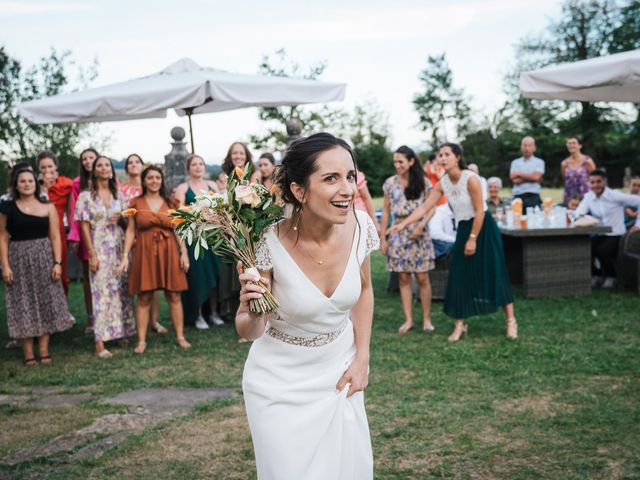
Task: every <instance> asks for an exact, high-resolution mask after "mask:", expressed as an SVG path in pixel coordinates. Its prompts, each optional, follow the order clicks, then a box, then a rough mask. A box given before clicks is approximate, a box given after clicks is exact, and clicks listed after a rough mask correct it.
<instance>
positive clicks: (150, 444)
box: [89, 404, 255, 479]
mask: <svg viewBox="0 0 640 480" xmlns="http://www.w3.org/2000/svg"><path fill="white" fill-rule="evenodd" d="M125 448H126V445H125ZM120 450H121V451H118V452H116V453H115V454H114V455H110V456H109V458H108V459H107V460H106V465H104V466H103V467H102V468H100V469H96V470H94V472H92V475H91V476H90V477H89V478H103V477H105V476H107V472H109V471H113V469H114V468H117V471H118V477H119V478H122V479H129V478H149V479H158V478H166V475H167V474H168V473H169V472H175V471H176V470H182V471H183V472H184V474H185V475H187V476H188V477H191V478H224V479H239V478H248V477H251V474H253V475H255V473H252V472H255V467H254V462H253V449H252V445H251V437H250V434H249V425H248V423H247V418H246V414H245V410H244V406H243V405H242V404H236V405H231V406H228V407H223V408H220V409H216V410H214V411H210V412H206V413H203V414H198V415H196V416H194V417H192V418H190V419H188V420H186V421H183V420H177V421H175V422H169V423H168V424H166V425H163V426H161V427H159V428H158V429H157V430H155V431H152V432H149V433H148V434H145V435H144V436H143V438H142V440H141V441H140V442H139V443H137V444H136V445H135V446H133V447H131V448H128V449H127V450H126V451H124V449H123V448H120ZM140 465H144V471H145V472H144V476H143V477H141V476H140V470H139V468H140Z"/></svg>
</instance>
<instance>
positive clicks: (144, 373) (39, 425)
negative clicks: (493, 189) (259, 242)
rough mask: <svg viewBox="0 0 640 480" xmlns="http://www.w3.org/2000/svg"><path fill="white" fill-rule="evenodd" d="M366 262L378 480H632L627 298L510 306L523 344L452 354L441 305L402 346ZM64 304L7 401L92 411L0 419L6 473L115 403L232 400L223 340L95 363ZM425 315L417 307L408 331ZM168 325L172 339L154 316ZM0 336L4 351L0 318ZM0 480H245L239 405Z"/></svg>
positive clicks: (124, 353) (631, 329) (9, 373)
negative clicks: (47, 393) (208, 392)
mask: <svg viewBox="0 0 640 480" xmlns="http://www.w3.org/2000/svg"><path fill="white" fill-rule="evenodd" d="M373 260H374V261H373V270H374V287H375V292H376V308H375V318H374V331H373V339H372V352H371V354H372V356H371V376H370V386H369V388H368V389H367V393H366V400H367V410H368V415H369V421H370V428H371V435H372V440H373V448H374V458H375V469H376V478H379V479H385V480H386V479H428V478H451V479H475V478H478V479H513V480H518V479H529V478H532V479H538V478H545V479H591V478H592V479H613V478H620V479H623V478H624V479H632V478H640V449H639V448H638V444H639V442H640V408H638V407H639V401H638V399H640V384H639V382H638V365H639V364H640V347H639V345H640V344H639V337H640V333H639V328H638V322H639V320H640V298H639V297H638V295H637V293H635V294H634V293H633V292H628V291H622V290H618V291H613V292H604V291H597V292H595V293H594V294H592V295H589V296H582V297H574V298H553V299H537V300H528V299H523V298H522V297H521V295H519V292H518V291H516V293H517V298H516V313H517V317H518V319H519V324H520V339H519V340H518V341H516V342H511V341H508V340H507V339H506V338H505V337H504V321H503V319H502V317H501V315H500V314H495V315H491V316H486V317H480V318H477V319H474V320H472V321H471V322H470V328H469V336H468V338H465V339H464V340H462V341H461V342H459V343H457V344H448V343H447V342H446V336H447V335H448V333H449V332H450V330H451V328H452V325H453V323H452V321H451V320H450V319H448V318H446V317H445V316H444V315H443V314H442V307H441V305H440V304H438V303H436V304H434V308H433V319H434V324H435V326H436V332H435V334H433V335H428V334H424V333H422V332H411V333H409V334H408V335H406V336H403V337H399V336H398V335H397V334H396V330H397V328H398V326H399V325H400V323H401V322H402V320H401V318H400V315H399V312H400V300H399V297H398V296H397V295H396V294H389V293H386V291H385V284H386V272H385V271H384V261H383V259H382V257H381V256H380V255H379V254H376V255H375V256H374V259H373ZM70 298H71V300H70V301H71V309H72V311H73V313H74V314H75V315H76V317H77V318H78V319H79V321H80V325H78V326H76V327H75V328H74V329H72V330H71V331H70V332H66V333H64V334H61V335H57V336H55V337H54V340H53V344H52V347H51V352H52V354H53V355H54V358H55V365H54V366H53V367H51V368H44V367H36V368H31V369H27V368H25V367H23V366H22V365H21V357H20V352H19V351H18V350H0V364H1V365H2V368H1V369H0V389H1V391H2V392H1V393H16V392H18V391H19V389H20V388H21V387H25V386H37V385H54V386H59V387H61V388H63V389H65V390H67V391H69V392H74V391H80V390H90V391H92V392H95V395H96V400H92V401H89V402H84V403H82V404H81V405H79V406H76V407H66V409H61V410H56V411H55V414H54V415H52V414H51V413H50V411H46V412H45V411H43V410H37V409H30V408H25V407H2V408H0V425H3V428H2V429H0V430H4V433H3V434H0V458H2V457H4V456H5V455H7V454H9V453H13V452H16V451H18V450H20V449H22V448H25V447H27V446H33V445H37V444H39V443H42V442H43V441H44V440H46V439H47V438H51V437H52V436H55V435H60V434H63V433H65V432H69V431H73V430H75V429H78V428H81V427H82V426H84V425H87V424H89V423H91V421H92V419H93V418H96V417H98V416H100V415H104V414H105V412H110V411H118V410H117V409H114V408H112V407H105V406H102V405H100V404H99V402H98V401H97V400H98V399H99V398H102V397H104V396H107V395H112V394H115V393H117V392H121V391H126V390H130V389H134V388H141V387H152V386H153V387H162V386H176V385H178V386H190V387H228V388H232V389H234V390H236V391H238V392H240V380H241V375H242V367H243V362H244V359H245V357H246V354H247V351H248V349H249V346H248V345H246V344H238V343H237V342H236V339H237V336H236V334H235V332H234V330H233V327H232V326H225V327H222V328H217V329H213V330H210V331H205V332H198V331H195V330H189V331H188V332H187V333H188V339H189V340H190V341H191V342H192V343H193V348H192V349H191V350H190V351H188V352H182V351H180V349H179V348H178V347H176V346H175V345H174V344H173V343H172V339H171V338H170V337H160V336H158V335H153V336H152V338H151V339H150V342H149V349H148V353H147V354H145V355H144V356H142V357H137V356H134V355H133V353H132V347H128V348H127V349H124V350H122V349H114V353H115V355H114V358H113V359H112V360H111V361H107V362H104V361H99V360H97V359H96V358H95V357H94V356H93V345H92V342H91V339H90V338H87V337H84V336H83V335H82V327H83V324H84V321H85V319H84V317H83V314H82V310H83V308H82V301H81V300H82V299H81V289H80V286H79V285H74V286H73V289H72V293H71V297H70ZM2 307H3V305H0V308H2ZM1 311H2V312H4V308H2V310H1ZM2 315H3V314H2ZM419 315H420V309H419V306H416V309H415V318H416V320H419V318H420V316H419ZM162 316H163V318H162V321H163V323H165V324H166V325H168V324H169V322H168V318H167V311H166V306H165V305H164V304H163V312H162ZM1 323H2V324H3V326H2V327H0V329H1V332H2V333H1V335H0V340H1V341H2V343H3V344H4V343H5V342H6V340H7V338H6V328H5V327H4V316H2V317H1ZM43 422H45V423H44V426H43ZM4 426H9V427H10V428H7V429H5V427H4ZM11 432H16V433H13V434H12V433H11ZM3 471H4V473H6V474H8V475H11V476H13V478H38V477H37V474H38V473H39V472H45V473H44V475H45V477H43V478H63V479H85V478H90V479H107V478H125V479H158V478H162V479H165V478H194V479H199V478H216V479H217V478H220V479H249V478H255V473H254V466H253V454H252V449H251V439H250V436H249V432H248V427H247V423H246V419H245V416H244V411H243V406H242V398H241V395H237V396H235V397H234V399H232V400H230V401H224V402H215V403H211V404H205V405H201V406H199V407H198V408H196V410H195V411H194V412H193V413H192V414H190V415H189V416H187V417H183V418H179V419H175V420H172V421H170V422H167V423H164V424H160V425H157V426H156V427H153V428H151V429H149V430H147V431H145V432H144V433H143V434H141V435H137V436H134V437H131V438H129V439H128V440H127V441H126V442H125V443H124V444H121V445H119V446H118V447H116V448H114V449H112V450H110V451H108V452H107V453H106V454H105V455H103V456H102V457H100V458H98V459H95V460H91V461H84V462H78V463H71V464H65V463H61V464H60V463H58V464H55V468H54V469H51V467H50V465H49V463H48V462H46V461H39V462H34V463H30V464H27V465H23V466H21V467H15V468H9V467H6V466H5V467H0V478H3V477H2V475H3Z"/></svg>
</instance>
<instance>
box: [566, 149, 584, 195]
mask: <svg viewBox="0 0 640 480" xmlns="http://www.w3.org/2000/svg"><path fill="white" fill-rule="evenodd" d="M588 161H589V157H584V160H583V162H582V164H581V165H580V166H579V167H578V168H575V169H574V168H571V167H570V166H569V165H567V168H566V169H565V171H564V204H565V205H569V200H571V198H573V197H580V198H582V197H584V194H585V193H587V192H588V191H589V169H588V168H587V165H588ZM567 163H568V160H567Z"/></svg>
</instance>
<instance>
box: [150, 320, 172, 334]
mask: <svg viewBox="0 0 640 480" xmlns="http://www.w3.org/2000/svg"><path fill="white" fill-rule="evenodd" d="M151 330H153V331H154V332H156V333H159V334H161V335H165V334H167V333H169V330H167V329H166V328H164V327H163V326H162V325H160V324H159V323H154V324H153V325H151Z"/></svg>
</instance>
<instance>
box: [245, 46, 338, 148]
mask: <svg viewBox="0 0 640 480" xmlns="http://www.w3.org/2000/svg"><path fill="white" fill-rule="evenodd" d="M326 67H327V63H326V62H325V61H321V62H317V63H315V64H312V65H310V66H308V67H307V68H306V69H305V68H303V67H302V66H301V65H300V64H299V63H298V62H294V61H290V60H289V59H288V58H287V53H286V50H285V49H284V48H281V49H280V50H277V51H276V52H275V54H274V55H273V56H270V55H263V57H262V62H261V63H260V66H259V67H258V73H261V74H263V75H271V76H275V77H299V78H306V79H310V80H317V79H318V78H320V76H321V75H322V73H323V72H324V70H325V69H326ZM258 117H259V118H260V120H263V121H265V122H269V126H268V128H267V131H266V132H265V133H263V134H255V135H251V136H250V137H249V138H250V142H251V143H252V144H253V146H254V147H255V148H257V149H263V150H264V149H268V150H272V151H276V150H283V149H284V148H285V147H286V145H287V140H288V138H289V136H288V135H287V132H286V129H285V125H286V124H287V122H288V121H289V120H292V119H298V120H300V122H301V124H302V133H303V135H304V134H309V133H313V132H320V131H323V130H327V129H328V128H329V127H331V126H333V125H336V124H340V123H342V122H343V121H344V112H343V111H342V110H340V109H337V108H331V107H328V106H326V105H323V106H321V107H301V106H299V105H294V106H291V107H266V108H260V109H259V110H258Z"/></svg>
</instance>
